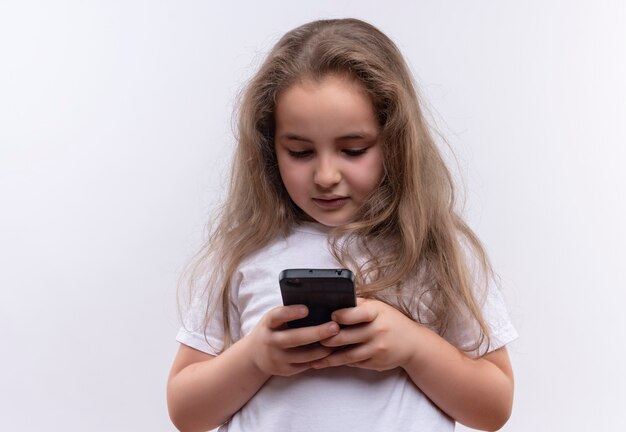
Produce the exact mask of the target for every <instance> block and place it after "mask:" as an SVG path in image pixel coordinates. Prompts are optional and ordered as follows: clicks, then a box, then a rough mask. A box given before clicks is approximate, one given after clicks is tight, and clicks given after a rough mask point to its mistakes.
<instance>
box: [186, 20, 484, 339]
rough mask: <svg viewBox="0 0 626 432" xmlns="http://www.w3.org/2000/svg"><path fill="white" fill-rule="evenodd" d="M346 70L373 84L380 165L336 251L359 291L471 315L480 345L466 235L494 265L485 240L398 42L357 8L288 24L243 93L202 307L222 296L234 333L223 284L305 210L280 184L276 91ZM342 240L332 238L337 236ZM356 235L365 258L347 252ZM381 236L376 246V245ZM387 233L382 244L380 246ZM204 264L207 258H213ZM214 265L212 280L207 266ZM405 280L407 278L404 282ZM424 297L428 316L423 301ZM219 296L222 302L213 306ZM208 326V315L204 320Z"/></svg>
mask: <svg viewBox="0 0 626 432" xmlns="http://www.w3.org/2000/svg"><path fill="white" fill-rule="evenodd" d="M331 73H332V74H347V75H349V76H350V77H352V78H353V79H355V80H357V81H358V82H359V83H361V84H362V86H363V88H364V89H365V90H366V91H367V93H368V94H369V96H370V98H371V101H372V103H373V106H374V108H375V111H376V113H377V115H378V121H379V123H380V126H381V134H380V140H381V143H382V145H383V155H384V156H383V157H384V169H385V176H384V178H383V180H382V182H381V185H380V187H379V188H378V189H377V190H376V191H375V193H374V194H373V195H372V196H371V198H370V199H369V200H368V201H367V202H366V204H365V205H364V206H363V207H362V208H361V211H360V214H359V215H358V217H357V218H355V220H356V222H355V223H351V224H349V225H347V226H344V227H341V228H338V229H335V230H333V235H332V236H331V241H330V244H331V246H332V251H333V253H334V255H335V257H336V258H337V260H338V261H339V262H340V263H342V264H343V265H345V266H347V267H349V268H351V269H352V270H353V271H355V273H356V274H357V280H358V282H359V284H358V285H359V295H360V296H363V297H369V298H379V299H381V300H383V301H388V302H389V293H395V294H397V295H398V298H401V299H403V300H402V301H400V302H398V301H395V302H393V304H394V305H395V306H396V307H398V308H399V309H400V310H401V311H402V312H403V313H404V314H406V315H407V316H409V317H411V318H413V319H415V320H417V321H419V322H422V323H424V324H427V325H429V326H431V327H432V328H434V329H436V330H437V331H439V332H440V333H441V334H443V333H445V331H446V328H447V326H448V324H449V322H450V320H451V319H452V318H453V317H455V316H456V317H458V316H466V317H469V318H473V319H474V320H475V322H477V323H478V326H479V328H480V337H479V338H478V342H477V343H476V346H474V347H471V348H469V349H470V350H475V349H478V347H479V345H481V343H482V342H483V340H484V339H486V340H487V342H488V340H489V331H488V328H487V326H486V323H485V320H484V318H483V316H482V314H481V311H480V304H479V300H477V295H476V293H477V291H476V289H475V287H474V284H475V281H474V280H473V279H472V277H471V275H470V270H469V269H468V265H467V256H466V254H465V253H464V246H463V244H465V245H466V246H467V247H468V248H469V250H470V251H471V252H472V253H473V255H474V256H475V257H477V258H478V261H479V264H480V266H481V267H482V269H483V273H482V274H484V275H487V274H488V273H489V271H490V269H489V264H488V261H487V258H486V254H485V252H484V249H483V247H482V246H481V244H480V242H479V240H478V238H477V237H476V235H475V234H474V233H473V232H472V231H471V229H470V228H469V227H468V226H467V225H466V224H465V223H464V222H463V220H462V219H461V217H460V216H459V215H458V213H457V211H456V209H455V196H454V185H453V180H452V177H451V175H450V172H449V171H448V169H447V168H446V166H445V163H444V161H443V158H442V156H441V154H440V152H439V150H438V149H437V146H436V144H435V142H434V140H433V137H432V135H431V132H430V130H429V128H428V125H427V123H426V121H425V119H424V115H423V113H422V110H421V108H420V104H419V102H418V96H417V92H416V88H415V86H414V83H413V79H412V76H411V74H410V72H409V69H408V67H407V65H406V63H405V61H404V59H403V57H402V55H401V53H400V51H399V50H398V48H397V47H396V45H395V44H394V43H393V42H392V41H391V40H390V39H389V38H388V37H387V36H386V35H384V34H383V33H382V32H380V31H379V30H378V29H376V28H375V27H373V26H372V25H370V24H368V23H365V22H363V21H360V20H356V19H337V20H321V21H315V22H311V23H308V24H305V25H302V26H300V27H297V28H295V29H294V30H292V31H290V32H288V33H287V34H285V35H284V36H283V37H282V38H281V39H280V40H279V41H278V42H277V44H276V45H275V46H274V47H273V49H272V50H271V52H270V53H269V55H268V56H267V58H266V60H265V62H264V63H263V64H262V65H261V67H260V69H259V71H258V72H257V73H256V74H255V75H254V77H253V78H252V79H251V80H250V82H249V83H248V85H247V86H246V88H245V91H244V92H243V94H242V98H241V104H240V107H239V112H238V130H237V136H236V142H237V145H236V149H235V155H234V160H233V167H232V173H231V178H230V187H229V192H228V194H227V195H226V196H227V198H226V201H225V202H224V204H223V206H222V207H221V209H220V213H219V216H218V218H217V223H216V225H215V226H214V227H213V228H212V230H211V233H210V235H209V238H208V240H207V241H206V243H205V244H204V246H203V247H202V249H201V250H200V251H199V252H198V254H197V255H196V257H195V258H194V260H193V262H192V263H191V264H190V266H189V268H188V271H187V272H186V273H185V274H186V275H187V276H189V278H188V280H189V283H190V284H191V285H192V286H194V285H196V284H197V282H198V281H200V280H202V281H203V283H201V284H200V285H202V286H200V287H196V289H204V290H207V291H208V292H209V293H210V294H211V295H209V296H208V297H206V298H207V299H208V300H207V301H206V303H207V304H206V314H205V315H206V317H207V319H208V316H209V315H210V313H212V312H215V310H212V308H211V305H221V313H222V317H223V321H224V332H225V334H224V340H225V343H224V349H225V348H227V347H228V346H229V344H230V343H232V335H231V331H230V316H229V305H230V302H231V299H230V290H229V286H230V283H231V280H232V276H233V274H234V273H235V271H236V269H237V267H238V265H239V264H240V262H241V260H242V259H244V258H245V257H247V256H249V255H250V254H251V253H253V252H255V251H257V250H259V249H260V248H262V247H263V246H265V245H267V244H268V243H269V242H270V241H271V240H272V239H274V238H275V237H276V236H278V235H281V234H282V235H286V234H287V233H288V232H289V230H290V229H291V227H293V226H294V225H295V224H297V223H298V222H300V221H302V220H303V219H304V218H305V215H304V214H303V212H302V211H301V210H300V209H299V208H298V207H297V206H296V205H295V204H294V203H293V202H292V201H291V199H290V198H289V195H288V194H287V191H286V190H285V187H284V186H283V183H282V180H281V177H280V174H279V171H278V165H277V161H276V155H275V150H274V127H275V123H274V112H275V105H276V100H277V97H278V95H279V94H280V93H281V92H282V91H284V90H285V89H287V88H289V87H290V86H291V85H293V84H294V83H297V82H299V81H301V80H303V79H309V80H314V81H319V80H321V79H322V78H324V77H325V76H326V75H328V74H331ZM340 236H341V237H342V238H343V239H345V238H347V239H348V240H349V241H346V242H344V241H342V242H337V241H336V239H337V238H339V237H340ZM355 243H356V244H357V245H358V246H359V249H360V250H361V251H363V252H364V253H365V257H366V260H365V262H361V263H357V261H356V260H355V259H354V257H353V256H352V255H351V254H350V250H353V249H351V245H354V244H355ZM373 245H378V246H373ZM381 245H382V247H381ZM209 266H210V268H208V267H209ZM206 272H210V273H211V277H210V278H209V279H208V281H207V280H206V279H205V278H203V277H202V276H203V275H205V274H206ZM409 281H410V282H411V283H409ZM424 299H428V300H427V303H428V304H427V308H428V310H429V311H430V313H429V317H428V318H425V317H423V316H421V315H420V308H419V307H418V305H419V304H420V302H423V301H424ZM218 307H220V306H218ZM205 326H206V321H205Z"/></svg>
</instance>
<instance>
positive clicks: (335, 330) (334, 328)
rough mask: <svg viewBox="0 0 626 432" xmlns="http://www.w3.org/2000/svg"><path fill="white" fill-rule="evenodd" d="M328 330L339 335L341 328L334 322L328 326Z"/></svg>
mask: <svg viewBox="0 0 626 432" xmlns="http://www.w3.org/2000/svg"><path fill="white" fill-rule="evenodd" d="M328 330H330V331H331V332H332V333H335V334H336V333H339V326H338V325H337V323H336V322H332V323H330V324H329V325H328Z"/></svg>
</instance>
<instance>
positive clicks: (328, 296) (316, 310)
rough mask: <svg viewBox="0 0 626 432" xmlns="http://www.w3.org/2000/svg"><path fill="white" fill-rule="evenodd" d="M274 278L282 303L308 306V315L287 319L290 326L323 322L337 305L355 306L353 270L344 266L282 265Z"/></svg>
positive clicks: (344, 306)
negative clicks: (283, 266)
mask: <svg viewBox="0 0 626 432" xmlns="http://www.w3.org/2000/svg"><path fill="white" fill-rule="evenodd" d="M278 282H279V284H280V292H281V294H282V296H283V304H284V305H285V306H289V305H294V304H303V305H306V306H307V307H308V308H309V315H307V316H306V317H304V318H302V319H298V320H295V321H290V322H288V323H287V326H289V327H291V328H298V327H306V326H313V325H318V324H323V323H325V322H328V321H330V316H331V314H332V313H333V312H334V311H336V310H337V309H343V308H347V307H353V306H356V293H355V291H354V274H352V272H351V271H350V270H347V269H285V270H283V271H282V272H280V275H279V276H278Z"/></svg>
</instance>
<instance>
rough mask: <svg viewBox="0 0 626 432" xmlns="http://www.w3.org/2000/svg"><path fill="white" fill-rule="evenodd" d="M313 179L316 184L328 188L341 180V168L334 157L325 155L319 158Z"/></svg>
mask: <svg viewBox="0 0 626 432" xmlns="http://www.w3.org/2000/svg"><path fill="white" fill-rule="evenodd" d="M313 181H314V182H315V184H316V185H318V186H320V187H322V188H325V189H328V188H330V187H333V186H335V185H337V183H339V182H340V181H341V170H340V169H339V167H338V166H337V161H335V160H334V158H333V157H329V156H323V157H320V158H319V161H318V164H317V166H316V167H315V173H314V175H313Z"/></svg>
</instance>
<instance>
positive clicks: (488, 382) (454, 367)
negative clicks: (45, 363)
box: [313, 299, 513, 430]
mask: <svg viewBox="0 0 626 432" xmlns="http://www.w3.org/2000/svg"><path fill="white" fill-rule="evenodd" d="M333 319H334V320H336V321H337V322H338V323H339V324H344V325H348V326H350V327H345V328H342V329H341V331H340V333H339V334H338V335H336V336H334V337H331V338H329V339H328V340H325V341H322V343H323V344H324V345H325V346H328V347H339V346H343V345H349V344H354V345H353V346H352V347H351V348H347V349H342V350H338V351H337V352H335V353H334V354H331V355H329V356H328V357H326V358H324V359H321V360H319V361H317V362H315V363H314V364H313V367H315V368H322V367H328V366H339V365H348V366H353V367H361V368H366V369H374V370H388V369H393V368H396V367H401V368H403V369H404V370H405V371H406V372H407V374H408V376H409V377H410V379H411V380H412V381H413V382H414V383H415V385H417V386H418V387H419V388H420V390H421V391H422V392H423V393H424V394H426V395H427V396H428V397H429V398H430V399H431V400H432V401H433V402H434V403H435V404H436V405H437V406H438V407H439V408H440V409H441V410H442V411H444V412H445V413H446V414H448V415H449V416H450V417H452V418H453V419H455V420H456V421H458V422H460V423H463V424H465V425H466V426H469V427H472V428H477V429H482V430H497V429H499V428H500V427H502V425H504V423H506V421H507V420H508V418H509V416H510V413H511V405H512V401H513V372H512V369H511V365H510V363H509V359H508V354H507V352H506V349H505V348H501V349H499V350H496V351H494V352H492V353H489V354H487V355H486V356H484V357H482V358H479V359H474V358H470V357H468V356H467V355H465V354H464V353H463V352H462V351H460V350H459V349H457V348H456V347H454V346H453V345H451V344H450V343H448V342H447V341H446V340H445V339H443V338H442V337H440V336H439V335H437V334H436V333H434V332H432V331H430V330H429V329H427V328H426V327H424V326H422V325H420V324H418V323H416V322H414V321H412V320H411V319H409V318H407V317H406V316H404V315H403V314H402V313H400V312H399V311H397V310H396V309H394V308H393V307H391V306H389V305H387V304H385V303H383V302H379V301H376V300H362V299H360V301H359V305H358V306H357V307H355V308H351V309H342V310H340V311H336V312H335V313H334V314H333ZM355 324H358V325H355Z"/></svg>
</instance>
